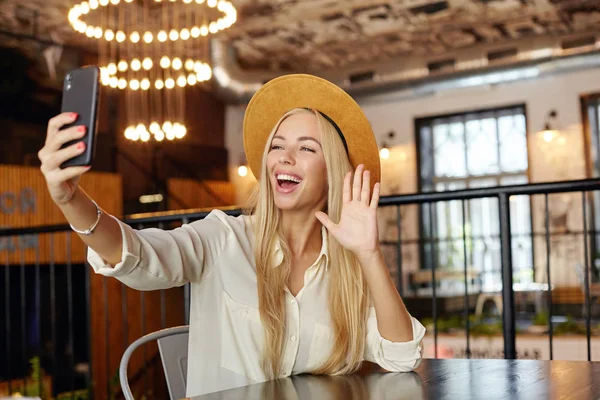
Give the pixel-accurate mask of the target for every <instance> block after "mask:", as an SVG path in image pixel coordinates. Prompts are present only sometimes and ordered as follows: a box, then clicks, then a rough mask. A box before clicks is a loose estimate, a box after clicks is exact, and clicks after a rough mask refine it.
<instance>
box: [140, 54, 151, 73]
mask: <svg viewBox="0 0 600 400" xmlns="http://www.w3.org/2000/svg"><path fill="white" fill-rule="evenodd" d="M142 67H144V69H145V70H146V71H148V70H149V69H151V68H152V59H151V58H150V57H146V58H144V61H142Z"/></svg>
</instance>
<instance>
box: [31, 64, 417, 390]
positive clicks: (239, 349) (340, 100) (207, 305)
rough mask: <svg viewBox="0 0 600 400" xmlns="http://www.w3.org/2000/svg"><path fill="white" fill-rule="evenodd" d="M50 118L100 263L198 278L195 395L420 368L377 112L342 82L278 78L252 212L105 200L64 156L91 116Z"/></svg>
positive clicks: (51, 154) (142, 278)
mask: <svg viewBox="0 0 600 400" xmlns="http://www.w3.org/2000/svg"><path fill="white" fill-rule="evenodd" d="M72 121H73V119H72V117H71V116H69V115H68V114H61V115H59V116H57V117H55V118H53V119H52V120H51V121H50V122H49V125H48V138H47V142H46V145H45V146H44V148H43V149H42V150H41V151H40V154H39V156H40V159H41V161H42V167H41V170H42V172H43V173H44V176H45V177H46V180H47V183H48V189H49V191H50V194H51V196H52V198H53V199H54V201H55V202H56V204H58V205H59V207H60V208H61V210H62V212H63V213H64V215H65V217H66V218H67V220H68V221H69V223H70V224H71V226H72V228H73V230H75V231H76V232H78V233H79V236H80V237H81V238H82V239H83V240H84V241H85V243H86V244H87V245H88V246H89V254H88V260H89V262H90V264H91V266H92V267H93V268H94V270H95V272H96V273H98V274H103V275H105V276H112V277H115V278H116V279H119V280H120V281H121V282H123V283H124V284H126V285H128V286H130V287H132V288H135V289H139V290H154V289H165V288H170V287H174V286H181V285H184V284H186V283H188V282H189V283H191V307H190V339H189V357H188V387H187V395H188V396H195V395H200V394H204V393H210V392H215V391H219V390H224V389H228V388H233V387H238V386H243V385H247V384H251V383H255V382H261V381H266V380H270V379H274V378H278V377H285V376H290V375H295V374H300V373H314V374H335V375H338V374H348V373H352V372H354V371H356V370H357V369H358V368H359V367H360V365H361V362H362V361H364V360H366V361H370V362H374V363H377V364H379V365H380V366H381V367H382V368H384V369H385V370H388V371H396V372H403V371H411V370H413V369H414V368H416V367H417V366H418V364H419V362H420V360H421V356H422V348H421V340H422V339H423V336H424V334H425V329H424V327H423V325H421V324H420V323H419V322H418V321H417V320H416V319H414V318H412V317H411V316H410V314H409V313H408V311H407V310H406V308H405V306H404V304H403V302H402V299H401V298H400V296H399V294H398V292H397V290H396V288H395V286H394V283H393V281H392V280H391V278H390V275H389V273H388V269H387V267H386V265H385V262H384V259H383V256H382V253H381V250H380V248H379V240H378V229H377V204H378V200H379V183H378V181H379V174H380V166H379V156H378V149H377V144H376V142H375V138H374V135H373V132H372V130H371V127H370V124H369V122H368V121H367V119H366V117H365V116H364V114H363V113H362V111H361V109H360V108H359V106H358V105H357V104H356V103H355V102H354V101H353V100H352V98H351V97H350V96H349V95H348V94H346V93H345V92H344V91H343V90H341V89H340V88H339V87H337V86H335V85H334V84H332V83H330V82H328V81H326V80H323V79H320V78H317V77H314V76H310V75H286V76H283V77H280V78H277V79H274V80H272V81H270V82H268V83H267V84H265V85H264V86H263V87H262V88H261V89H260V90H259V91H258V92H257V93H256V94H255V95H254V97H253V98H252V100H251V101H250V103H249V104H248V107H247V110H246V115H245V117H244V147H245V151H246V155H247V158H248V163H249V165H250V168H251V169H252V171H253V173H254V175H255V176H256V177H257V178H258V185H257V190H256V193H255V195H254V196H253V197H252V199H251V206H250V207H249V209H250V213H248V214H245V215H243V216H240V217H231V216H227V215H226V214H225V213H223V212H221V211H219V210H214V211H213V212H211V213H210V215H209V216H208V217H206V218H205V219H203V220H200V221H195V222H192V223H190V224H186V225H183V226H182V227H180V228H178V229H175V230H171V231H164V230H159V229H144V230H135V229H132V228H131V227H129V226H127V225H125V224H123V223H122V222H121V221H119V220H118V219H117V218H115V217H111V216H109V215H106V214H105V213H103V212H102V210H101V209H100V208H99V207H98V206H97V205H96V203H94V202H93V201H92V200H91V199H90V198H89V197H88V196H87V195H86V194H85V193H84V192H83V190H82V189H80V188H78V186H77V183H78V179H79V177H80V176H81V174H83V173H84V172H86V171H87V169H85V168H79V167H72V168H67V169H64V170H61V169H60V168H59V165H61V163H62V162H63V161H65V160H67V159H69V158H71V157H73V156H74V155H76V154H78V152H79V151H81V149H77V148H67V149H63V150H59V149H60V147H61V145H62V144H63V143H66V142H68V141H69V140H72V139H74V138H76V137H77V135H79V134H80V133H79V132H78V131H77V128H70V129H66V130H64V131H59V129H60V127H61V126H62V125H64V124H66V123H69V122H72Z"/></svg>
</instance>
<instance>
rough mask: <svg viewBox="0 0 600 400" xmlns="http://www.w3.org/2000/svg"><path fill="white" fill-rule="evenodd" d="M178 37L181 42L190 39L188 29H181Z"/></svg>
mask: <svg viewBox="0 0 600 400" xmlns="http://www.w3.org/2000/svg"><path fill="white" fill-rule="evenodd" d="M179 37H180V38H181V40H188V39H189V38H190V30H189V29H188V28H183V29H182V30H181V32H180V33H179Z"/></svg>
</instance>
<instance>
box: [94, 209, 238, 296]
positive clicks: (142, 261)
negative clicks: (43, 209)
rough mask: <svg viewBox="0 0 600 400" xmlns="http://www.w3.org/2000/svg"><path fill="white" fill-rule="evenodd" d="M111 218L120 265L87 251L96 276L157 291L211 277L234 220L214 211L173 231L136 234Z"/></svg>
mask: <svg viewBox="0 0 600 400" xmlns="http://www.w3.org/2000/svg"><path fill="white" fill-rule="evenodd" d="M111 217H112V216H111ZM112 218H114V219H115V220H116V221H117V222H118V224H119V227H120V228H121V235H122V238H123V252H122V254H121V261H120V262H119V263H118V264H116V265H115V266H114V267H113V266H111V265H109V264H108V263H107V262H106V261H105V260H103V259H102V257H100V255H98V253H96V252H95V251H94V250H93V249H91V248H88V257H87V259H88V262H89V264H90V265H91V267H92V268H93V269H94V271H95V272H96V273H97V274H101V275H104V276H112V277H115V278H117V279H118V280H120V281H121V282H123V283H124V284H125V285H127V286H129V287H131V288H134V289H137V290H156V289H167V288H171V287H175V286H182V285H184V284H185V283H187V282H195V281H200V280H201V279H202V278H203V277H204V276H205V275H207V274H208V273H210V271H211V270H212V269H213V268H214V267H215V264H216V263H217V260H218V259H219V256H220V254H221V252H222V251H223V248H224V247H225V244H226V241H227V238H228V236H229V234H230V232H231V226H230V222H231V221H230V219H231V218H234V217H230V216H227V215H226V214H225V213H224V212H222V211H219V210H214V211H212V212H211V213H210V214H209V215H208V216H207V217H206V218H204V219H202V220H198V221H195V222H192V223H190V224H184V225H183V226H181V227H179V228H176V229H173V230H162V229H156V228H148V229H142V230H137V229H133V228H132V227H130V226H129V225H127V224H125V223H123V222H122V221H120V220H119V219H117V218H115V217H112Z"/></svg>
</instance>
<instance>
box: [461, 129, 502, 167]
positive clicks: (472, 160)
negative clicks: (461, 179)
mask: <svg viewBox="0 0 600 400" xmlns="http://www.w3.org/2000/svg"><path fill="white" fill-rule="evenodd" d="M465 125H466V129H467V147H468V149H469V151H468V154H467V156H468V162H469V174H470V175H486V174H496V173H498V172H499V167H498V141H497V139H496V138H497V135H496V121H495V120H494V119H492V118H487V119H484V120H480V119H476V120H470V121H467V122H466V124H465Z"/></svg>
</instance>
